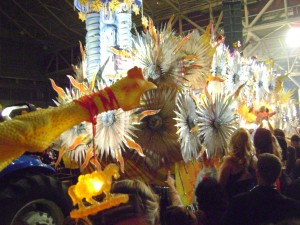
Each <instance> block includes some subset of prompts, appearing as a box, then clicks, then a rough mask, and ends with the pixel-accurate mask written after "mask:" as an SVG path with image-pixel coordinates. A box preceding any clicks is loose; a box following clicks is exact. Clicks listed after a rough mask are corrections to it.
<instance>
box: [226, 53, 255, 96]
mask: <svg viewBox="0 0 300 225" xmlns="http://www.w3.org/2000/svg"><path fill="white" fill-rule="evenodd" d="M249 80H250V73H249V70H248V66H247V65H245V64H243V62H242V59H241V57H239V56H238V55H236V56H235V57H234V58H231V59H230V60H229V70H228V73H227V74H226V81H225V89H226V90H225V91H226V92H229V94H234V93H235V92H236V91H237V90H238V88H239V87H241V85H243V88H242V89H241V91H240V93H241V96H246V95H247V93H248V91H249V87H250V86H249V85H247V83H248V81H249Z"/></svg>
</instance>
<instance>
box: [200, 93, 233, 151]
mask: <svg viewBox="0 0 300 225" xmlns="http://www.w3.org/2000/svg"><path fill="white" fill-rule="evenodd" d="M234 110H235V102H234V98H233V97H232V96H227V95H225V94H222V95H215V96H214V97H211V96H210V95H207V96H206V97H205V98H204V99H203V103H202V104H201V105H200V106H199V107H198V110H197V115H198V119H197V126H198V127H199V135H200V137H201V138H203V140H204V141H203V144H204V146H205V147H206V149H207V155H208V157H212V156H215V155H216V156H220V155H224V153H225V149H226V147H227V144H228V141H229V138H230V136H231V134H232V133H233V132H234V130H235V129H236V128H237V123H236V119H237V116H236V114H235V112H234Z"/></svg>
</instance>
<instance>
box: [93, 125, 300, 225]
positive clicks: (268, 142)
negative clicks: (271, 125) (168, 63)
mask: <svg viewBox="0 0 300 225" xmlns="http://www.w3.org/2000/svg"><path fill="white" fill-rule="evenodd" d="M226 152H227V154H226V155H225V156H224V158H223V159H222V165H221V167H220V168H219V169H218V173H217V176H216V177H204V178H203V179H201V181H200V182H199V183H198V184H197V186H196V188H195V196H196V202H195V206H196V207H194V208H196V210H191V209H190V208H189V207H187V206H184V205H183V203H182V201H181V199H180V196H179V194H178V192H177V189H176V185H175V179H174V178H173V177H172V176H171V174H170V173H169V174H168V176H167V179H166V181H165V182H166V185H167V186H168V196H169V201H170V205H169V206H168V207H167V208H165V209H164V212H163V216H162V212H161V211H160V210H161V209H160V207H159V195H157V194H156V193H155V191H154V190H153V188H152V187H151V186H149V185H147V184H145V183H144V182H142V181H139V180H121V181H117V182H115V183H114V184H113V185H112V192H115V193H126V194H129V197H130V198H129V199H130V200H129V202H128V203H126V204H123V205H121V206H119V207H115V208H111V209H108V210H105V211H103V212H101V213H98V214H97V215H94V216H91V217H89V221H90V224H94V225H98V224H99V225H101V224H103V225H104V224H105V225H126V224H127V225H159V224H161V225H177V224H178V225H179V224H180V225H260V224H266V225H284V224H291V225H293V224H295V225H296V224H300V137H299V136H298V135H297V134H295V135H293V136H292V137H291V138H290V139H289V138H287V137H286V136H285V134H284V132H283V131H282V130H280V129H275V130H269V129H266V128H261V127H260V128H258V129H257V130H256V131H255V132H254V133H253V135H252V136H251V135H250V133H249V132H248V130H247V129H244V128H239V129H237V130H236V131H235V132H234V133H233V135H232V136H231V138H230V140H229V145H228V149H227V151H226ZM194 208H193V209H194Z"/></svg>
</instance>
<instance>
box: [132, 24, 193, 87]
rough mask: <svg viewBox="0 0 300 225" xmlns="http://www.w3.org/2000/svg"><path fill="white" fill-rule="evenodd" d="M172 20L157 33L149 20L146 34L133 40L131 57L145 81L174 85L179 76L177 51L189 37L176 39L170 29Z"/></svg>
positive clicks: (178, 82) (139, 35)
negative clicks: (140, 68) (142, 71)
mask: <svg viewBox="0 0 300 225" xmlns="http://www.w3.org/2000/svg"><path fill="white" fill-rule="evenodd" d="M171 23H172V20H170V21H169V23H168V25H165V26H164V27H162V28H161V29H159V30H158V31H157V30H156V28H155V27H154V25H153V21H152V20H151V19H149V28H148V30H147V31H146V33H142V34H139V33H138V32H137V34H136V38H135V39H134V40H133V49H134V50H133V52H134V53H133V55H134V58H135V60H136V61H137V63H138V64H139V66H140V67H142V68H144V75H145V77H146V78H147V79H150V80H151V81H154V82H155V83H156V84H158V83H176V84H178V85H181V82H180V81H178V79H179V75H181V74H180V66H179V60H180V56H179V54H178V51H179V50H180V48H181V47H182V45H183V43H185V42H186V41H187V40H188V38H189V36H186V37H184V38H183V39H180V38H178V37H177V36H176V35H175V32H174V31H173V30H172V27H171Z"/></svg>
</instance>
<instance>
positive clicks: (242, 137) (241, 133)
mask: <svg viewBox="0 0 300 225" xmlns="http://www.w3.org/2000/svg"><path fill="white" fill-rule="evenodd" d="M229 154H230V155H231V156H234V157H235V158H237V159H238V162H239V164H246V165H249V164H250V159H251V157H252V156H253V155H254V154H255V150H254V146H253V143H252V140H251V137H250V134H249V132H248V130H246V129H244V128H238V129H237V130H235V132H234V133H233V134H232V136H231V139H230V142H229Z"/></svg>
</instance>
